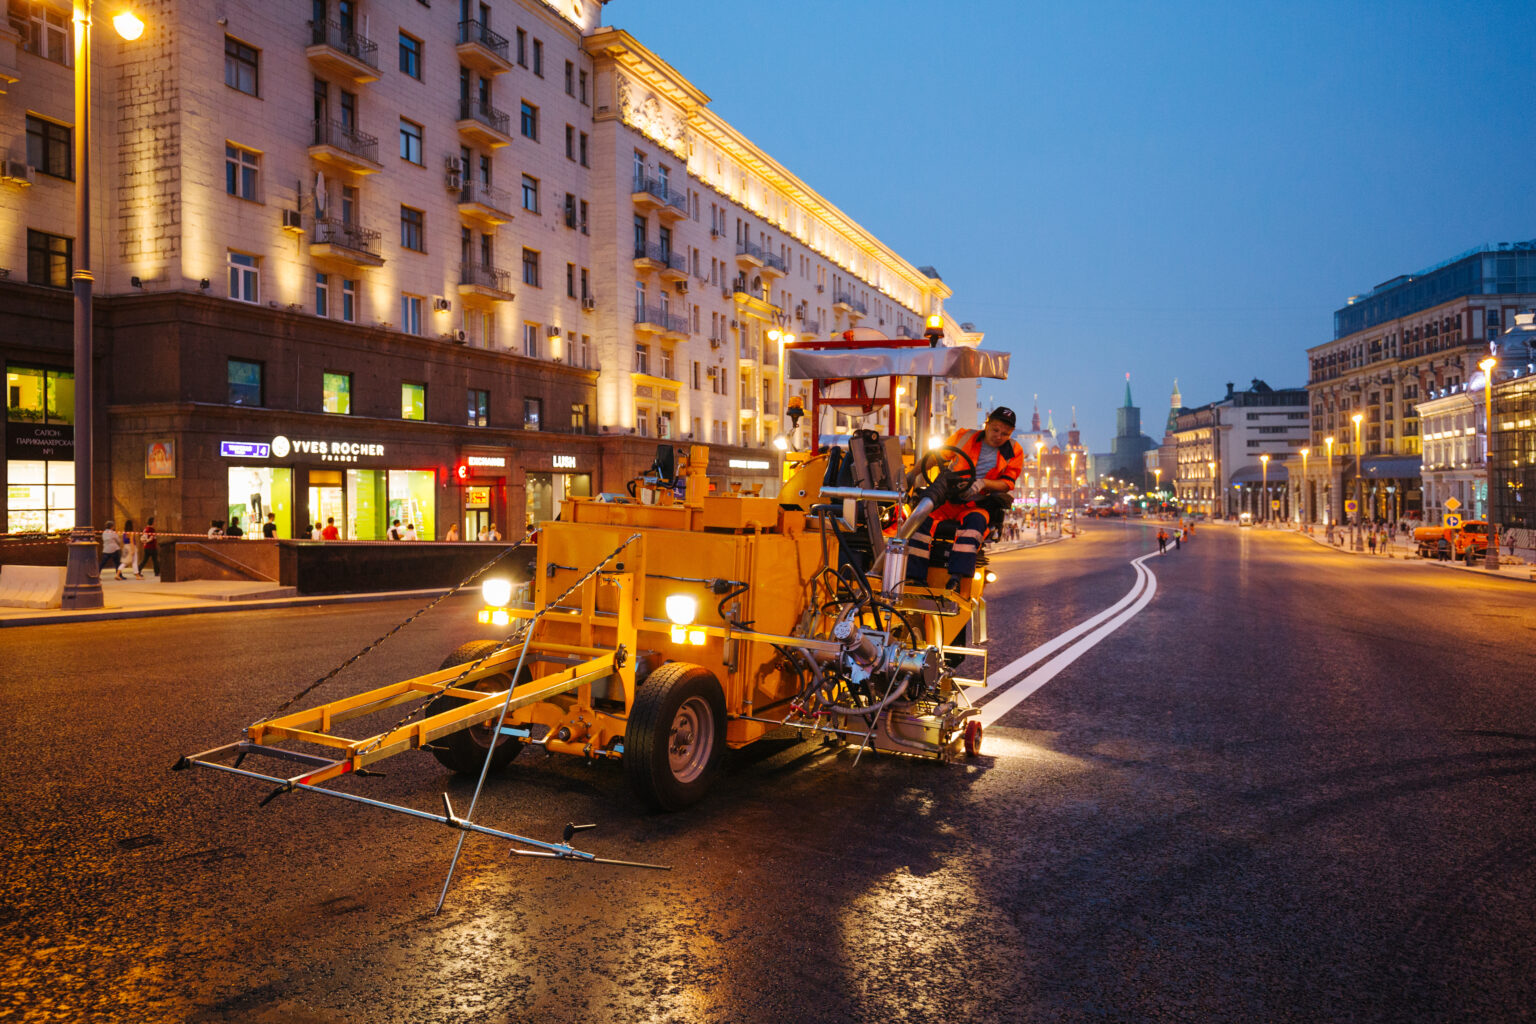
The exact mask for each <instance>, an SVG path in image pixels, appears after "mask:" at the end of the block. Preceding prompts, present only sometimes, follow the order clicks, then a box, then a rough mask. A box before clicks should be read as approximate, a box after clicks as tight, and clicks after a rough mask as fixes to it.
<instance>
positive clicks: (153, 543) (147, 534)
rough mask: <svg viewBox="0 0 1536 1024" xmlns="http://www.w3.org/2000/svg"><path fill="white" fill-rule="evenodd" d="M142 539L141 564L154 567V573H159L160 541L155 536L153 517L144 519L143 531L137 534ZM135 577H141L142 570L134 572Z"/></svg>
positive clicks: (142, 575)
mask: <svg viewBox="0 0 1536 1024" xmlns="http://www.w3.org/2000/svg"><path fill="white" fill-rule="evenodd" d="M139 536H140V537H142V538H143V541H144V559H143V562H142V564H143V565H152V566H154V567H155V570H154V571H155V575H156V576H159V575H160V541H159V540H158V539H157V538H156V537H155V517H154V516H150V517H149V518H148V519H146V520H144V532H143V533H141V534H140V535H139ZM133 575H134V578H135V579H143V578H144V572H143V570H142V569H139V570H137V571H135V572H134V574H133Z"/></svg>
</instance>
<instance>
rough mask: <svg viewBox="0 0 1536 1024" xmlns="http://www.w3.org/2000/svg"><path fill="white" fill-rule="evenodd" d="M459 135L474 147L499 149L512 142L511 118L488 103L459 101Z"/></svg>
mask: <svg viewBox="0 0 1536 1024" xmlns="http://www.w3.org/2000/svg"><path fill="white" fill-rule="evenodd" d="M455 127H456V128H458V130H459V134H460V135H462V136H464V137H465V138H466V139H468V140H469V141H470V142H473V143H475V144H476V145H480V146H485V147H487V148H488V149H500V148H501V147H502V146H506V145H509V144H510V143H511V142H512V134H511V133H512V118H511V116H510V115H507V114H503V113H502V112H501V111H499V110H497V109H496V108H495V107H493V106H491V105H490V104H489V103H481V102H480V101H479V100H459V120H458V123H457V124H456V125H455Z"/></svg>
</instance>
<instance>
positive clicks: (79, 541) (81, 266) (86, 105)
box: [62, 0, 144, 609]
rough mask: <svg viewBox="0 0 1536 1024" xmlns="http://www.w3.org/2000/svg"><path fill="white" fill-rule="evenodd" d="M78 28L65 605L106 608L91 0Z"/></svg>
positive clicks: (81, 3) (120, 22) (79, 3)
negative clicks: (95, 311)
mask: <svg viewBox="0 0 1536 1024" xmlns="http://www.w3.org/2000/svg"><path fill="white" fill-rule="evenodd" d="M112 24H113V26H114V27H115V28H116V29H117V32H118V34H119V35H121V36H122V37H123V38H124V39H129V40H133V39H137V38H138V37H139V36H140V35H141V34H142V33H143V31H144V23H143V22H142V21H140V20H139V19H138V18H137V17H135V16H134V15H133V14H131V13H129V12H123V13H121V14H118V15H117V16H116V17H115V18H113V19H112ZM74 29H75V166H74V171H75V245H74V271H73V274H72V275H71V276H72V278H73V282H74V292H75V298H74V321H75V322H74V341H75V525H74V528H73V529H72V530H71V531H70V533H69V556H68V560H67V562H66V563H65V569H64V596H63V600H62V607H64V608H75V609H78V608H100V607H101V606H102V604H103V601H102V593H101V567H100V559H99V557H98V555H97V551H98V545H97V542H96V525H95V524H96V516H95V510H94V508H93V506H92V502H91V497H92V493H93V491H94V483H93V480H92V472H91V470H92V468H93V467H92V460H93V458H94V453H93V450H92V441H93V439H94V438H93V433H92V431H93V427H92V413H93V405H94V400H95V389H94V387H93V386H92V381H91V376H92V370H93V367H92V361H93V353H92V344H91V342H92V338H91V332H92V329H93V327H94V324H93V323H92V317H91V285H92V283H93V281H94V280H95V278H94V277H93V276H92V274H91V0H74Z"/></svg>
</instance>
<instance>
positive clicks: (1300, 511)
mask: <svg viewBox="0 0 1536 1024" xmlns="http://www.w3.org/2000/svg"><path fill="white" fill-rule="evenodd" d="M1310 454H1312V449H1311V448H1303V449H1302V450H1301V505H1300V507H1299V508H1297V510H1296V513H1297V515H1296V518H1297V520H1298V521H1300V523H1301V525H1303V526H1306V527H1308V528H1309V529H1308V532H1309V533H1310V532H1311V530H1310V527H1311V525H1312V523H1311V522H1310V518H1311V517H1310V516H1309V515H1308V512H1309V511H1310V508H1309V506H1310V504H1311V503H1310V502H1309V501H1308V500H1307V488H1308V487H1310V486H1311V484H1312V480H1311V478H1310V477H1308V476H1307V456H1308V455H1310Z"/></svg>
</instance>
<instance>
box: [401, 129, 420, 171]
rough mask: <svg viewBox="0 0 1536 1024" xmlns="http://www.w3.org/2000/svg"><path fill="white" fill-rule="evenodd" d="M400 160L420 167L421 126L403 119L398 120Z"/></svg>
mask: <svg viewBox="0 0 1536 1024" xmlns="http://www.w3.org/2000/svg"><path fill="white" fill-rule="evenodd" d="M400 159H401V160H409V161H410V162H411V163H413V164H416V165H417V166H418V167H419V166H422V159H421V125H419V124H417V123H416V122H415V121H407V120H406V119H405V118H403V117H402V118H401V119H400Z"/></svg>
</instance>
